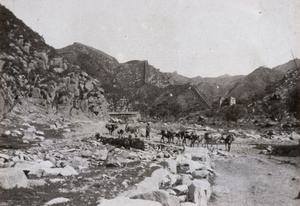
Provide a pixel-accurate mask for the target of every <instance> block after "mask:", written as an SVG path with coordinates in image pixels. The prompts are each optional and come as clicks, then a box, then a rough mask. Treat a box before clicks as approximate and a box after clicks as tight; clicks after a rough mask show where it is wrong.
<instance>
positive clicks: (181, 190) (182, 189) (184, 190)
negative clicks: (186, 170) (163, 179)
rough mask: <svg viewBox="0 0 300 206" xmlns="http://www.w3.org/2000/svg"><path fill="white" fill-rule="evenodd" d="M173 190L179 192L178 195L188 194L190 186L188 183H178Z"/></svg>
mask: <svg viewBox="0 0 300 206" xmlns="http://www.w3.org/2000/svg"><path fill="white" fill-rule="evenodd" d="M173 190H174V191H175V192H176V193H177V195H185V194H187V192H188V190H189V188H188V186H187V185H178V186H176V187H174V188H173Z"/></svg>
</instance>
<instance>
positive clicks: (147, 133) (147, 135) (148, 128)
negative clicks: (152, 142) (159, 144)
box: [146, 122, 151, 139]
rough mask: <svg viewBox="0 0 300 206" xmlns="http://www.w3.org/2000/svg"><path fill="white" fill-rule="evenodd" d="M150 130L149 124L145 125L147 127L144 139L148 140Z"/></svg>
mask: <svg viewBox="0 0 300 206" xmlns="http://www.w3.org/2000/svg"><path fill="white" fill-rule="evenodd" d="M150 130H151V128H150V124H149V122H148V123H147V126H146V139H148V138H149V139H150Z"/></svg>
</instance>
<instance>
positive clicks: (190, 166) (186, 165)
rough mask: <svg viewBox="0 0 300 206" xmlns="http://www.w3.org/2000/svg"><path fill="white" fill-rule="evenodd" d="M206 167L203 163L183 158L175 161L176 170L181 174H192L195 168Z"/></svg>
mask: <svg viewBox="0 0 300 206" xmlns="http://www.w3.org/2000/svg"><path fill="white" fill-rule="evenodd" d="M203 168H206V166H205V164H204V163H201V162H198V161H193V160H190V159H183V160H180V161H178V162H177V172H178V173H182V174H192V173H193V172H194V171H195V170H201V169H203Z"/></svg>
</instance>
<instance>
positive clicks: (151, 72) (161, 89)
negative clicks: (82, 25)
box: [57, 43, 203, 116]
mask: <svg viewBox="0 0 300 206" xmlns="http://www.w3.org/2000/svg"><path fill="white" fill-rule="evenodd" d="M57 53H58V54H60V55H61V56H62V57H63V58H65V59H67V61H68V62H71V63H72V64H74V65H79V66H80V68H81V69H82V70H83V71H84V72H86V73H87V74H88V75H90V76H93V77H95V78H97V79H98V81H99V82H100V84H101V87H102V88H103V89H104V90H105V91H106V92H105V97H106V99H107V100H108V102H109V104H110V110H111V111H118V110H119V109H120V106H119V105H120V104H121V103H120V101H123V100H124V99H126V100H127V102H128V105H130V106H129V107H127V108H125V110H137V111H140V112H141V113H142V114H143V115H146V116H148V115H149V114H150V112H151V114H153V115H154V116H157V115H158V116H160V115H159V114H158V113H159V112H156V111H155V110H156V109H155V108H157V105H160V104H161V103H162V102H164V101H166V99H161V97H165V96H167V95H168V94H170V93H173V94H174V95H175V96H176V98H173V99H174V100H175V99H177V98H181V99H190V98H195V95H194V94H193V93H192V92H190V93H182V94H178V92H173V90H176V89H177V88H178V91H182V89H180V87H181V85H184V84H186V85H187V83H189V78H186V77H184V76H181V75H178V74H177V73H176V72H174V73H163V72H160V70H159V69H156V68H155V67H153V66H152V65H150V64H148V61H139V60H133V61H129V62H125V63H118V62H117V60H115V59H114V58H113V57H111V56H109V55H107V54H105V53H104V52H101V51H99V50H96V49H93V48H91V47H89V46H86V45H82V44H79V43H74V44H73V45H70V46H67V47H65V48H62V49H58V50H57ZM186 87H188V85H187V86H186ZM177 95H181V96H182V95H185V96H186V97H179V96H177ZM173 104H174V103H171V105H173ZM192 105H193V106H194V103H191V104H190V102H188V101H187V102H186V105H182V107H180V108H191V107H193V106H192ZM198 105H200V104H198ZM202 106H203V105H202ZM122 108H123V109H124V107H122ZM168 108H169V107H168ZM195 109H201V106H197V107H195ZM180 112H183V111H181V110H180Z"/></svg>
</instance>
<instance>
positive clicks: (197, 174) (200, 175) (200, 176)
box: [192, 170, 209, 179]
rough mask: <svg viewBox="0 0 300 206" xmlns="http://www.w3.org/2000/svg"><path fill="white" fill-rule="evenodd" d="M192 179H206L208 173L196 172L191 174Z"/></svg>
mask: <svg viewBox="0 0 300 206" xmlns="http://www.w3.org/2000/svg"><path fill="white" fill-rule="evenodd" d="M192 175H193V177H194V178H196V179H206V178H207V177H208V175H209V171H207V170H196V171H194V172H193V174H192Z"/></svg>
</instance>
